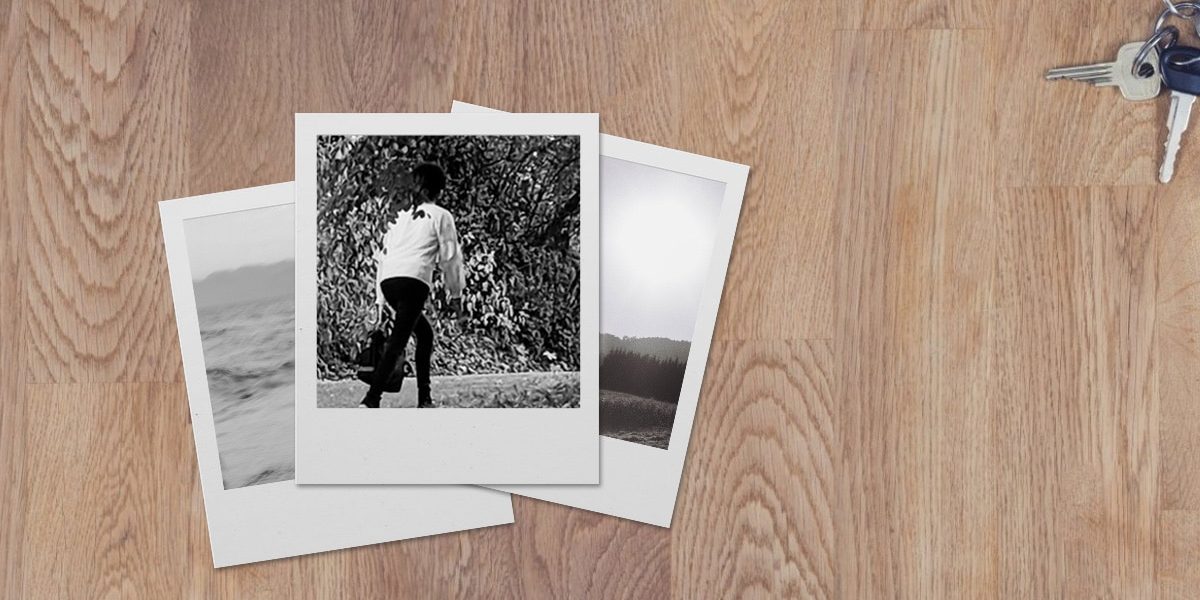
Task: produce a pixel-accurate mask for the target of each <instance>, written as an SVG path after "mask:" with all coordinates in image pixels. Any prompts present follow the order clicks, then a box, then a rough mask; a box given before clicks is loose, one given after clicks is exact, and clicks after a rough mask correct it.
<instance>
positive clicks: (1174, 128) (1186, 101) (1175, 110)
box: [1158, 90, 1196, 183]
mask: <svg viewBox="0 0 1200 600" xmlns="http://www.w3.org/2000/svg"><path fill="white" fill-rule="evenodd" d="M1195 103H1196V97H1195V96H1193V95H1191V94H1185V93H1183V92H1177V91H1175V90H1171V109H1170V111H1169V112H1168V113H1167V144H1166V147H1167V148H1166V154H1164V155H1163V161H1162V167H1161V168H1159V170H1158V180H1159V181H1161V182H1163V183H1171V178H1172V177H1174V176H1175V161H1176V159H1177V158H1178V157H1179V146H1180V144H1181V143H1182V142H1183V132H1185V131H1187V128H1188V124H1189V123H1190V122H1191V120H1192V105H1193V104H1195Z"/></svg>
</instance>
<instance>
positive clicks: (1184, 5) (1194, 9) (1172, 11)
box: [1154, 0, 1200, 32]
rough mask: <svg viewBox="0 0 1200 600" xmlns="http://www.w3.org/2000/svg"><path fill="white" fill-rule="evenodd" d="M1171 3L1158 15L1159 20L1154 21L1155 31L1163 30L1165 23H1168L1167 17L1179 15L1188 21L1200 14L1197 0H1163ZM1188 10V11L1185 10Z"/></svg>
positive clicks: (1199, 5)
mask: <svg viewBox="0 0 1200 600" xmlns="http://www.w3.org/2000/svg"><path fill="white" fill-rule="evenodd" d="M1163 2H1166V3H1167V4H1169V5H1170V8H1167V9H1166V10H1164V11H1162V14H1160V15H1158V20H1157V21H1155V22H1154V31H1156V32H1158V31H1162V28H1163V26H1164V25H1166V24H1167V19H1170V18H1171V17H1173V16H1174V17H1179V18H1181V19H1184V20H1186V21H1191V20H1193V19H1195V18H1196V17H1197V16H1200V4H1197V3H1195V2H1171V0H1163ZM1184 11H1186V12H1184Z"/></svg>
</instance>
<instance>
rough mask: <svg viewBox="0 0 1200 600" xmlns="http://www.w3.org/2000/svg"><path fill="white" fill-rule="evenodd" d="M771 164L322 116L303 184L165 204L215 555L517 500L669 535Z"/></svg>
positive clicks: (392, 533)
mask: <svg viewBox="0 0 1200 600" xmlns="http://www.w3.org/2000/svg"><path fill="white" fill-rule="evenodd" d="M748 173H749V169H748V167H746V166H744V165H738V164H733V163H729V162H725V161H721V160H716V159H713V158H707V157H703V156H697V155H694V154H688V153H685V152H680V151H677V150H670V149H667V148H662V147H658V146H652V145H649V144H644V143H640V142H635V141H632V140H627V139H622V138H617V137H611V136H605V135H600V133H599V117H598V115H596V114H509V113H501V112H498V111H494V110H491V109H486V108H482V107H478V106H472V105H468V104H462V103H457V102H456V103H455V104H454V107H453V110H452V111H451V113H449V114H298V115H296V181H295V183H281V184H277V185H268V186H263V187H256V188H249V189H242V190H235V191H229V192H221V193H216V194H209V195H205V196H197V197H192V198H184V199H179V200H168V201H165V202H162V203H161V204H160V212H161V217H162V227H163V238H164V241H165V244H166V251H167V261H168V264H169V268H170V273H171V286H172V292H173V295H174V302H175V312H176V320H177V323H178V327H179V342H180V346H181V351H182V355H183V361H184V372H185V375H186V379H187V389H188V397H189V402H190V404H191V415H192V428H193V431H194V433H195V442H196V455H197V460H198V463H199V468H200V479H201V483H202V487H203V491H204V503H205V509H206V513H207V518H208V527H209V535H210V539H211V546H212V552H213V561H214V563H215V565H216V566H218V567H222V566H228V565H236V564H243V563H248V562H255V561H262V560H269V559H275V558H282V557H287V556H296V555H300V554H308V553H313V552H321V551H326V550H334V549H339V548H348V547H353V546H361V545H366V544H375V543H380V542H387V541H393V540H402V539H409V538H414V537H420V536H427V535H434V534H439V533H446V532H451V531H460V530H464V529H471V528H478V527H488V526H493V525H500V524H505V523H511V522H512V521H513V512H512V504H511V502H510V499H509V494H519V495H522V496H529V497H532V498H539V499H542V500H546V501H549V502H555V503H559V504H563V505H566V506H572V507H578V508H582V509H586V510H591V511H596V512H600V513H604V514H608V515H613V516H616V517H621V518H626V519H633V520H637V521H642V522H645V523H651V524H654V525H658V526H662V527H669V526H670V523H671V515H672V512H673V509H674V506H675V496H676V493H677V490H678V488H679V480H680V476H681V474H682V471H683V464H684V458H685V456H686V453H687V448H688V442H689V440H688V438H689V436H690V432H691V428H692V419H693V416H694V415H695V411H696V404H697V400H698V397H699V395H700V384H701V380H702V379H703V376H704V368H705V363H706V360H707V357H708V351H709V344H710V342H711V339H712V333H713V327H714V324H715V322H716V315H717V308H718V304H719V301H720V298H721V292H722V288H723V286H724V281H725V271H726V266H727V265H728V262H729V255H730V250H731V248H732V244H733V237H734V232H735V229H736V226H737V220H738V214H739V212H740V210H741V203H742V196H743V193H744V191H745V186H746V178H747V175H748ZM396 484H404V485H396Z"/></svg>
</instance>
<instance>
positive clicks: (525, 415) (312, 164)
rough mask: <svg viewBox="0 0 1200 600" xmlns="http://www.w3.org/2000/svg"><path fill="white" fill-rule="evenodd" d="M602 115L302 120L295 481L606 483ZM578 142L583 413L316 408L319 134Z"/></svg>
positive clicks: (384, 116)
mask: <svg viewBox="0 0 1200 600" xmlns="http://www.w3.org/2000/svg"><path fill="white" fill-rule="evenodd" d="M599 129H600V120H599V115H596V114H524V115H450V114H445V113H440V114H417V113H412V114H389V113H377V114H338V113H325V114H321V113H312V114H305V113H297V114H296V481H297V482H298V483H300V484H308V483H319V484H379V483H395V484H441V483H470V484H489V483H490V484H552V483H553V484H591V485H595V484H598V483H599V481H600V480H599V477H600V468H599V461H600V444H599V441H598V439H597V438H598V437H599V415H600V413H599V408H600V398H599V387H598V383H599V364H600V358H599V355H600V349H599V331H600V312H599V310H600V309H599V304H600V302H599V284H600V265H599V254H600V224H599V218H600V212H599V199H598V198H599V184H598V181H599V160H600V159H599ZM323 135H397V136H401V135H403V136H414V135H496V136H502V135H574V136H579V138H580V161H579V167H580V174H579V175H580V176H579V185H580V225H581V226H580V361H579V363H580V401H579V407H578V408H439V409H436V410H393V409H386V410H382V409H381V410H367V409H357V408H355V409H335V408H317V397H316V396H317V395H316V386H317V347H316V335H317V331H316V325H317V323H316V318H317V276H316V274H317V259H318V257H317V246H316V239H317V210H316V195H317V189H316V186H317V165H316V158H317V157H316V143H317V137H318V136H323Z"/></svg>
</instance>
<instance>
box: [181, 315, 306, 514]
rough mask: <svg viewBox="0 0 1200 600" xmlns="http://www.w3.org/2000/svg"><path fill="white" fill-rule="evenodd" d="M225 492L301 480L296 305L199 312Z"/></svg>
mask: <svg viewBox="0 0 1200 600" xmlns="http://www.w3.org/2000/svg"><path fill="white" fill-rule="evenodd" d="M198 312H199V320H200V338H201V341H202V343H203V345H204V365H205V369H206V370H207V373H208V393H209V397H210V398H211V400H212V408H213V420H214V421H215V424H216V430H217V453H218V454H219V455H220V458H221V478H222V479H223V480H224V483H225V489H227V490H228V489H234V488H240V487H245V486H249V485H259V484H263V483H273V482H276V481H289V480H291V479H294V478H295V474H296V463H295V446H296V427H295V404H294V401H293V397H294V393H295V386H296V377H295V371H296V369H295V363H294V360H295V331H294V329H293V324H294V319H295V304H294V302H293V299H292V297H291V296H287V297H284V298H278V299H272V300H263V301H256V302H248V303H244V304H227V305H223V306H214V307H205V308H201V309H199V311H198Z"/></svg>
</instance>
